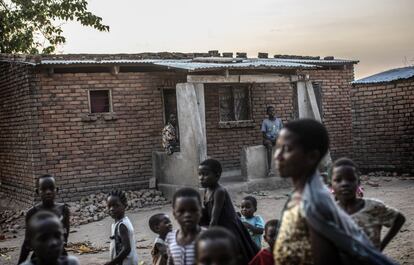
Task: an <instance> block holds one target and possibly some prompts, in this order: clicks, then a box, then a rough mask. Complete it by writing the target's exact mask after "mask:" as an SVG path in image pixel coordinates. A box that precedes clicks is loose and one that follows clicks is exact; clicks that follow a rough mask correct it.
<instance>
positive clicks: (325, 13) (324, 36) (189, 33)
mask: <svg viewBox="0 0 414 265" xmlns="http://www.w3.org/2000/svg"><path fill="white" fill-rule="evenodd" d="M89 9H90V10H91V11H92V12H94V13H95V14H96V15H99V16H101V17H102V18H103V21H104V23H105V24H107V25H109V26H110V32H109V33H108V32H98V31H96V30H93V29H91V28H87V27H83V26H80V25H79V24H77V23H75V22H71V23H67V24H65V25H64V27H63V30H64V35H65V36H66V37H67V43H66V44H65V45H64V46H62V47H60V48H59V51H60V52H63V53H140V52H161V51H169V52H173V51H175V52H207V51H208V50H219V52H234V53H235V52H238V51H239V52H247V53H248V55H249V57H257V53H258V52H268V53H269V56H273V55H274V54H297V55H316V56H328V55H333V56H335V57H336V58H344V59H357V60H360V63H359V64H358V65H357V66H356V70H355V75H356V78H360V77H364V76H367V75H371V74H375V73H377V72H380V71H383V70H387V69H390V68H395V67H403V66H407V65H414V0H346V1H345V0H341V1H339V0H237V1H236V0H209V1H199V0H151V1H145V0H117V1H113V0H89Z"/></svg>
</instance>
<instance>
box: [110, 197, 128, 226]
mask: <svg viewBox="0 0 414 265" xmlns="http://www.w3.org/2000/svg"><path fill="white" fill-rule="evenodd" d="M106 204H107V206H108V213H109V215H110V216H111V217H112V218H114V219H115V220H121V219H122V218H124V216H125V209H126V207H127V206H128V200H127V197H126V195H125V192H123V191H120V190H114V191H111V192H110V193H109V194H108V197H107V199H106Z"/></svg>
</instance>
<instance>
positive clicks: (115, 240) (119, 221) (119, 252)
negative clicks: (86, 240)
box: [105, 191, 138, 265]
mask: <svg viewBox="0 0 414 265" xmlns="http://www.w3.org/2000/svg"><path fill="white" fill-rule="evenodd" d="M107 205H108V211H109V215H110V216H111V217H112V218H113V219H114V220H115V223H113V224H112V226H111V237H110V239H111V244H110V248H109V252H110V256H111V261H109V262H107V263H105V265H119V264H122V265H137V264H138V255H137V251H136V247H135V237H134V227H133V226H132V224H131V221H129V219H128V217H126V216H125V209H126V207H127V206H128V201H127V198H126V196H125V193H124V192H123V191H111V193H109V195H108V198H107Z"/></svg>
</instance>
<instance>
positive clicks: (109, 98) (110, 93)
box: [88, 88, 114, 115]
mask: <svg viewBox="0 0 414 265" xmlns="http://www.w3.org/2000/svg"><path fill="white" fill-rule="evenodd" d="M91 91H108V100H109V111H108V112H92V102H91ZM88 108H89V114H92V115H99V114H107V113H114V111H113V105H112V89H109V88H108V89H102V88H92V89H88Z"/></svg>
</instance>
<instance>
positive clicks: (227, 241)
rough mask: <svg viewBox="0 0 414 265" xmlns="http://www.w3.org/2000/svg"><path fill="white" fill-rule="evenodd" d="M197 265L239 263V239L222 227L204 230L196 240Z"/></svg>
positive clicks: (229, 264)
mask: <svg viewBox="0 0 414 265" xmlns="http://www.w3.org/2000/svg"><path fill="white" fill-rule="evenodd" d="M195 248H196V264H197V265H237V264H239V263H238V262H237V261H238V255H239V251H237V241H236V239H235V237H234V236H233V234H231V233H230V232H229V231H228V230H226V229H224V228H221V227H213V228H210V229H208V230H206V231H204V232H202V233H201V234H200V235H199V236H198V238H197V240H196V247H195Z"/></svg>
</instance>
